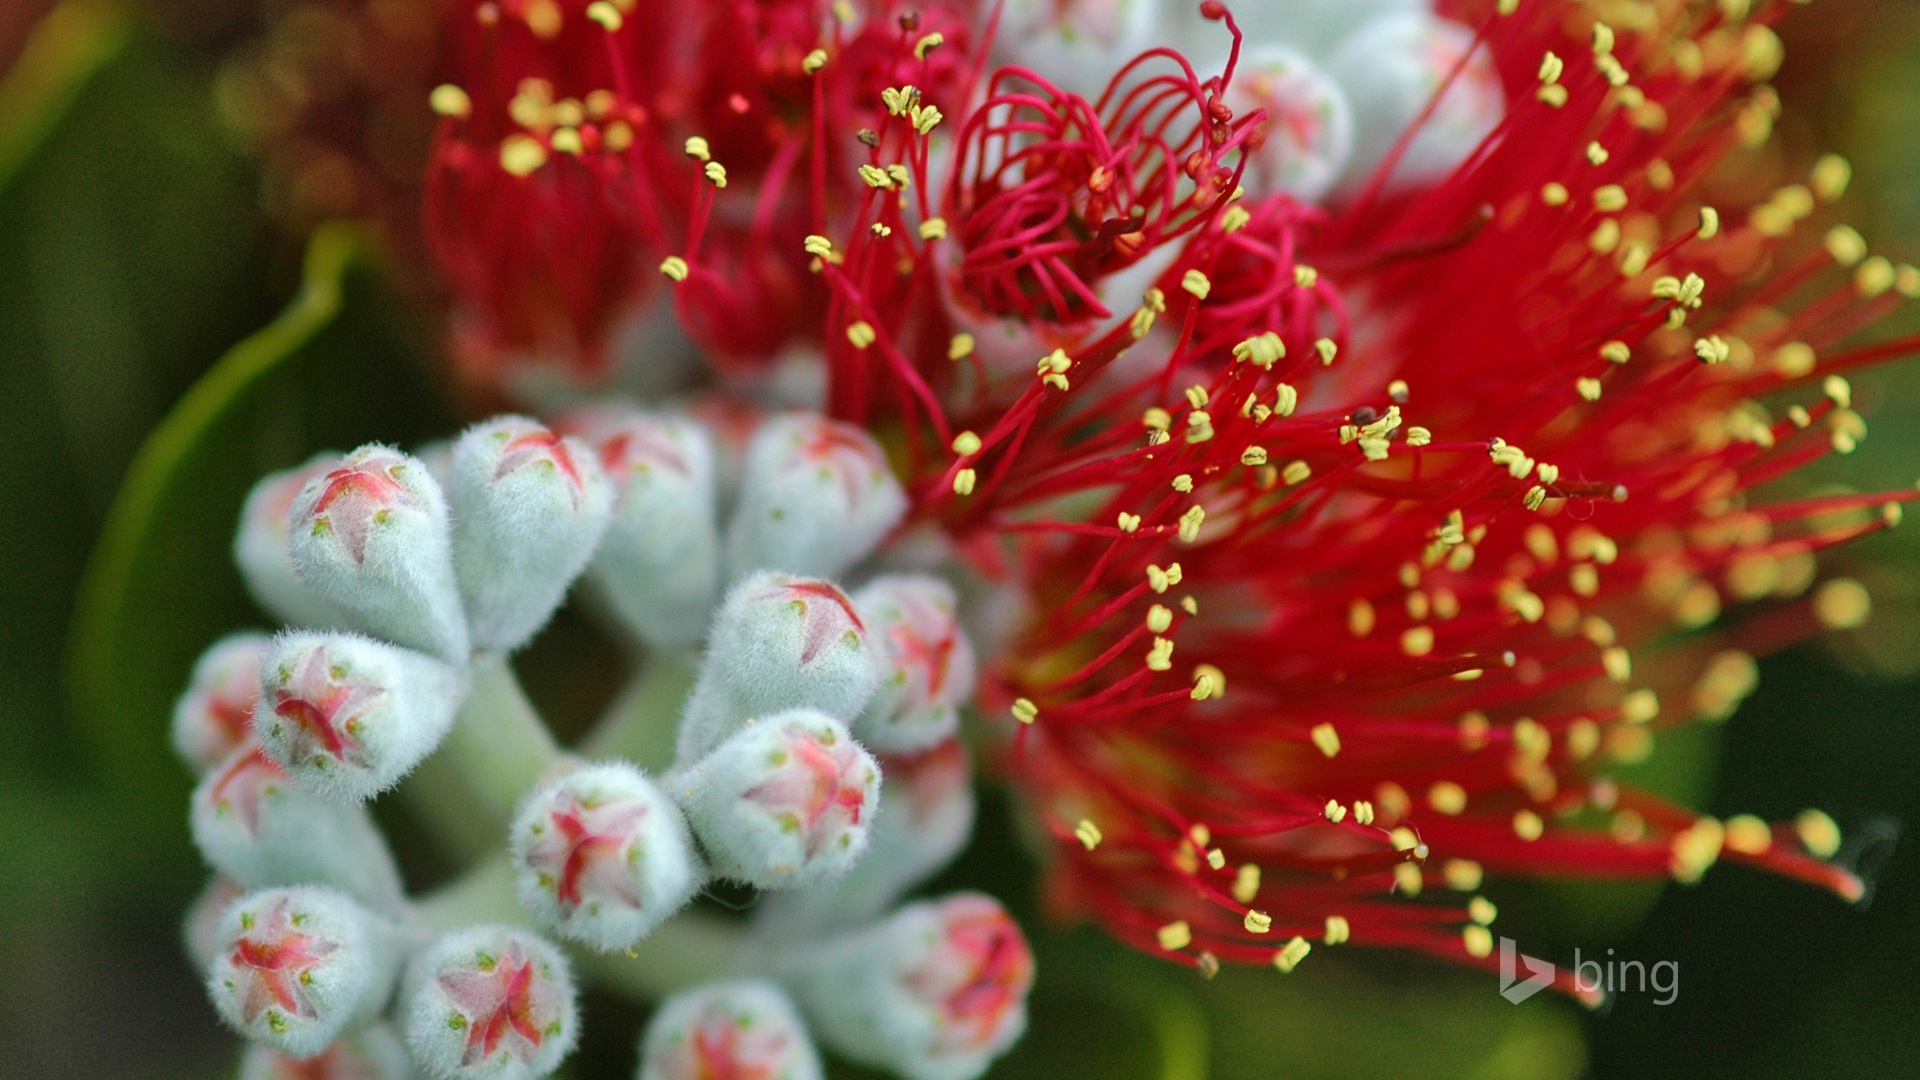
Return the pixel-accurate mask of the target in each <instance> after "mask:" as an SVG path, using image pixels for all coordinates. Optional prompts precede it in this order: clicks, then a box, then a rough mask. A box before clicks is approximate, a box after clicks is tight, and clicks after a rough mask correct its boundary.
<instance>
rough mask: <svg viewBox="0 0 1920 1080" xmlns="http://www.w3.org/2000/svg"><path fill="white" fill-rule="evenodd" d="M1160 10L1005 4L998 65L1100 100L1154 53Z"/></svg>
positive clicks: (1111, 4) (996, 46)
mask: <svg viewBox="0 0 1920 1080" xmlns="http://www.w3.org/2000/svg"><path fill="white" fill-rule="evenodd" d="M1159 6H1160V5H1159V4H1158V3H1157V2H1156V0H1079V2H1076V3H1070V4H1062V3H1059V2H1058V0H1006V4H1005V6H1004V7H1003V8H1002V9H1001V12H1000V29H999V33H997V34H996V35H995V36H994V39H993V53H994V59H995V61H996V62H997V63H1001V64H1017V65H1019V66H1021V67H1027V68H1032V69H1033V70H1035V71H1037V72H1039V73H1040V74H1042V75H1044V76H1045V77H1046V78H1047V79H1048V80H1049V81H1051V82H1053V83H1054V84H1055V85H1057V86H1059V87H1060V88H1061V89H1062V90H1067V91H1070V92H1072V93H1075V94H1079V95H1081V96H1082V97H1085V98H1088V99H1093V98H1097V97H1099V96H1100V92H1101V91H1102V90H1103V89H1105V88H1106V85H1107V82H1108V80H1110V79H1112V78H1113V76H1114V75H1115V73H1117V72H1118V71H1119V70H1120V68H1121V66H1122V65H1123V64H1125V63H1126V62H1127V61H1129V60H1131V59H1133V58H1134V57H1135V56H1137V55H1138V54H1139V53H1141V52H1142V51H1144V50H1146V49H1149V48H1152V47H1153V45H1154V44H1155V41H1154V38H1155V30H1156V24H1157V21H1158V20H1157V19H1156V17H1155V16H1156V14H1157V11H1158V8H1159Z"/></svg>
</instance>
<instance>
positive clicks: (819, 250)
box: [800, 234, 833, 259]
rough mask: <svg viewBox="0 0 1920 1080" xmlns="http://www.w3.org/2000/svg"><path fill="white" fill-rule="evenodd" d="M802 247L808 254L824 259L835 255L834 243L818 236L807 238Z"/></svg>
mask: <svg viewBox="0 0 1920 1080" xmlns="http://www.w3.org/2000/svg"><path fill="white" fill-rule="evenodd" d="M800 246H801V247H802V248H803V249H805V251H806V253H807V254H809V255H818V256H819V257H820V258H823V259H825V258H829V257H831V256H832V255H833V241H831V240H829V239H827V238H826V237H824V236H820V235H817V234H816V235H812V236H809V237H807V238H806V240H805V241H803V242H802V243H801V245H800Z"/></svg>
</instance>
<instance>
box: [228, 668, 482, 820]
mask: <svg viewBox="0 0 1920 1080" xmlns="http://www.w3.org/2000/svg"><path fill="white" fill-rule="evenodd" d="M464 693H465V688H464V686H463V685H462V679H461V676H460V673H459V672H458V671H455V670H454V669H453V668H450V667H448V666H447V665H445V664H443V663H441V662H440V661H438V660H435V659H433V658H432V657H430V656H422V655H421V654H419V653H416V652H412V651H410V650H407V649H402V648H399V647H397V646H393V645H388V644H386V643H384V642H379V641H374V640H372V639H370V638H364V637H359V636H357V635H353V634H316V633H310V632H306V631H297V632H294V633H288V634H282V635H280V637H278V638H276V639H275V640H274V642H273V647H272V649H271V650H270V651H269V653H268V654H267V659H266V664H265V667H264V669H263V670H262V672H261V679H260V701H259V704H258V705H257V706H255V710H254V720H253V726H254V730H255V731H256V732H258V734H259V736H260V745H261V746H262V747H263V748H265V750H266V752H267V753H268V754H269V755H271V756H272V757H273V759H274V760H275V761H277V762H279V763H280V767H281V768H283V769H285V770H287V772H288V774H290V775H291V776H293V777H294V778H295V779H297V780H299V781H300V783H302V784H304V785H306V786H307V787H309V788H312V789H313V790H314V791H316V792H319V793H320V794H321V795H324V796H326V797H328V798H331V799H336V800H341V801H349V800H360V799H370V798H372V797H373V796H375V795H376V794H378V793H380V792H382V791H384V790H386V789H387V788H390V787H392V786H393V785H394V784H396V783H399V782H400V778H401V777H402V776H405V775H406V774H407V772H408V771H409V770H411V769H412V768H413V767H414V766H415V765H416V764H419V762H420V759H421V758H424V757H426V756H427V755H428V754H430V753H432V752H433V749H434V748H435V747H437V746H439V745H440V740H441V739H442V738H444V737H445V736H446V734H447V730H448V729H449V728H450V727H452V726H453V716H454V713H455V711H456V710H457V709H458V708H459V705H460V699H461V697H462V696H463V695H464Z"/></svg>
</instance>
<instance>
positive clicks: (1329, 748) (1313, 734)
mask: <svg viewBox="0 0 1920 1080" xmlns="http://www.w3.org/2000/svg"><path fill="white" fill-rule="evenodd" d="M1307 737H1308V738H1311V739H1312V740H1313V745H1314V746H1316V747H1318V748H1319V749H1320V752H1321V753H1322V754H1325V755H1326V756H1328V757H1333V756H1335V755H1337V754H1339V753H1340V733H1339V732H1337V731H1335V730H1333V725H1332V724H1328V723H1319V724H1315V725H1313V728H1312V729H1311V730H1309V731H1308V732H1307ZM1357 808H1358V807H1357V805H1356V809H1357ZM1362 824H1365V823H1364V822H1362Z"/></svg>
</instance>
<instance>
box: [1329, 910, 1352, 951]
mask: <svg viewBox="0 0 1920 1080" xmlns="http://www.w3.org/2000/svg"><path fill="white" fill-rule="evenodd" d="M1352 937H1353V927H1351V926H1349V925H1348V924H1347V919H1346V916H1344V915H1329V916H1327V934H1326V937H1325V938H1324V939H1323V940H1324V942H1325V943H1326V944H1328V945H1341V944H1344V943H1346V942H1347V941H1349V940H1351V939H1352Z"/></svg>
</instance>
